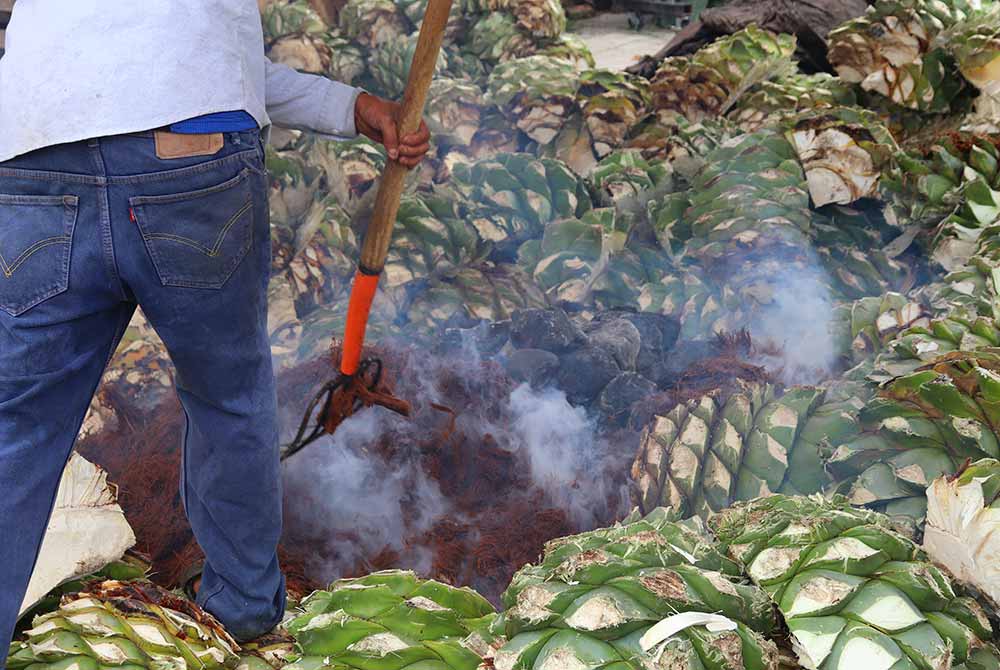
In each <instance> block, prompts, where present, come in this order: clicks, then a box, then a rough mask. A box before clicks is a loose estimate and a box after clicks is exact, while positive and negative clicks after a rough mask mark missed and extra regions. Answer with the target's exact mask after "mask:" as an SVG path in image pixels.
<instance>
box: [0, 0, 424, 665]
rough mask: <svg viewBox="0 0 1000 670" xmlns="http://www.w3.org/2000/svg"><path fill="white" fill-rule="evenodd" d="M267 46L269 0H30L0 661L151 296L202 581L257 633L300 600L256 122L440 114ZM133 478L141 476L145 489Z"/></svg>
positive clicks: (17, 107)
mask: <svg viewBox="0 0 1000 670" xmlns="http://www.w3.org/2000/svg"><path fill="white" fill-rule="evenodd" d="M398 114H399V109H398V106H397V105H396V104H395V103H391V102H388V101H385V100H381V99H379V98H376V97H374V96H371V95H368V94H366V93H363V92H361V91H360V90H358V89H356V88H352V87H350V86H347V85H344V84H341V83H337V82H332V81H329V80H326V79H324V78H321V77H316V76H311V75H305V74H301V73H297V72H295V71H293V70H290V69H289V68H287V67H283V66H279V65H275V64H273V63H270V62H269V61H268V60H267V59H266V57H265V55H264V46H263V36H262V34H261V26H260V17H259V14H258V9H257V4H256V3H255V1H254V0H144V1H143V2H135V1H134V0H18V2H17V4H16V5H15V8H14V12H13V16H12V18H11V22H10V25H9V27H8V32H7V52H6V55H5V56H4V57H3V59H2V60H0V538H2V539H3V541H2V542H0V652H3V653H2V654H0V667H2V665H3V660H2V659H3V658H5V657H6V649H7V646H8V642H9V641H10V639H11V637H12V634H13V628H14V625H15V619H16V617H17V612H18V608H19V606H20V604H21V601H22V598H23V596H24V593H25V589H26V587H27V584H28V579H29V576H30V574H31V571H32V567H33V565H34V562H35V560H36V557H37V554H38V549H39V545H40V543H41V540H42V536H43V534H44V529H45V526H46V522H47V519H48V517H49V514H50V511H51V506H52V502H53V498H54V496H55V494H56V491H57V488H58V484H59V479H60V474H61V472H62V469H63V466H64V464H65V463H66V461H67V459H68V457H69V454H70V452H71V449H72V447H73V442H74V439H75V437H76V434H77V431H78V430H79V428H80V425H81V423H82V421H83V418H84V414H85V412H86V410H87V407H88V405H89V402H90V400H91V397H92V395H93V393H94V391H95V389H96V387H97V385H98V382H99V380H100V378H101V375H102V372H103V370H104V368H105V366H106V364H107V362H108V360H109V358H110V357H111V355H112V353H113V352H114V350H115V348H116V346H117V344H118V342H119V339H120V337H121V336H122V333H123V331H124V329H125V327H126V326H127V324H128V323H129V320H130V318H131V317H132V314H133V312H134V310H135V308H136V305H141V306H142V308H143V311H144V312H145V314H146V316H147V317H148V318H149V321H150V323H151V324H152V325H153V327H154V328H155V329H156V330H157V332H158V333H159V335H160V337H161V338H162V339H163V341H164V343H165V344H166V347H167V349H168V351H169V353H170V356H171V359H172V360H173V363H174V366H175V368H176V386H177V393H178V395H179V397H180V400H181V403H182V405H183V408H184V414H185V418H186V429H185V433H184V438H183V450H184V452H183V453H184V460H183V467H182V473H181V479H182V484H181V492H182V499H183V503H184V506H185V510H186V512H187V515H188V518H189V520H190V522H191V526H192V528H193V529H194V532H195V535H196V536H197V539H198V541H199V543H200V544H201V547H202V549H203V550H204V552H205V555H206V564H205V569H204V574H203V578H202V581H201V586H200V589H199V593H198V601H199V604H201V605H202V606H203V607H204V608H205V609H206V610H208V611H209V612H211V613H213V614H214V615H216V617H218V618H219V619H220V620H221V621H222V622H223V623H224V624H225V625H226V626H227V628H228V629H229V630H230V631H231V632H232V633H233V635H234V636H235V637H236V638H237V639H239V640H242V641H246V640H250V639H252V638H255V637H257V636H259V635H261V634H263V633H265V632H267V631H268V630H270V629H271V628H272V627H274V626H275V625H276V624H277V623H278V622H279V621H280V619H281V616H282V614H283V611H284V606H285V588H284V586H285V585H284V578H283V577H282V575H281V572H280V570H279V567H278V561H277V556H276V547H277V544H278V538H279V536H280V534H281V489H280V479H279V462H278V444H277V442H278V429H277V425H276V398H275V385H274V379H273V375H272V368H271V358H270V349H269V346H268V334H267V330H266V324H267V285H268V271H269V267H270V239H269V227H268V207H267V188H268V182H267V175H266V173H265V168H264V162H263V156H264V149H263V142H262V139H261V129H262V128H265V129H266V128H267V127H268V125H269V124H270V123H272V122H273V123H274V124H279V125H282V126H288V127H293V128H300V129H305V130H311V131H315V132H317V133H320V134H322V135H325V136H330V137H334V138H336V137H341V138H347V137H353V136H355V135H357V134H358V133H362V134H364V135H367V136H368V137H371V138H373V139H374V140H376V141H378V142H381V143H383V144H384V145H385V146H386V148H387V150H388V154H389V156H390V158H392V159H394V160H398V161H399V162H400V163H402V164H404V165H406V166H408V167H412V166H415V165H417V164H418V163H419V162H420V160H421V159H422V158H423V156H424V154H425V153H426V151H427V149H428V140H429V133H428V131H427V128H426V126H425V125H424V126H422V127H421V129H420V131H419V132H417V133H415V134H412V135H409V136H407V137H402V138H400V137H399V132H398V126H397V116H398ZM133 493H136V492H133Z"/></svg>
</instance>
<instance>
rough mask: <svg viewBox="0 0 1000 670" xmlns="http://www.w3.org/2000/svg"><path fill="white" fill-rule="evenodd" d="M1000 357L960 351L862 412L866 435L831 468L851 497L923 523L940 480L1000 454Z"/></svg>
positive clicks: (840, 452)
mask: <svg viewBox="0 0 1000 670" xmlns="http://www.w3.org/2000/svg"><path fill="white" fill-rule="evenodd" d="M998 372H1000V352H998V351H996V350H990V349H986V350H982V351H975V352H965V351H956V352H953V353H950V354H946V355H944V356H941V357H940V358H938V359H936V360H935V361H934V362H933V363H931V364H928V365H926V366H924V367H922V368H919V369H918V370H917V371H916V372H913V373H911V374H908V375H905V376H902V377H899V378H896V379H893V380H891V381H890V382H887V383H886V384H885V385H883V386H882V388H880V389H879V391H878V394H877V395H876V397H874V398H873V399H872V400H870V401H869V402H868V403H867V404H866V406H865V407H864V409H862V410H861V412H860V413H859V415H858V419H859V421H860V422H861V425H862V428H863V429H864V430H863V432H862V433H861V434H860V435H859V436H858V437H857V438H854V439H851V440H848V441H847V442H845V443H844V444H842V445H840V446H838V447H837V448H836V449H835V451H834V452H833V453H832V454H831V456H830V458H829V459H828V461H827V467H828V468H829V469H830V471H831V472H832V473H833V474H834V476H835V477H837V479H838V480H840V481H841V482H842V483H845V484H846V483H847V482H853V484H852V486H851V489H850V499H851V501H852V502H854V503H855V504H859V505H867V506H870V507H874V508H876V509H878V510H880V511H884V512H886V513H887V514H889V515H892V516H898V517H901V518H902V519H904V520H905V519H910V520H912V521H915V522H922V521H923V519H924V516H925V515H926V511H927V498H926V496H925V494H924V491H925V489H926V488H927V486H929V485H930V483H931V482H932V481H934V479H936V478H937V477H940V476H943V475H950V474H953V473H954V472H956V471H957V470H958V469H959V467H960V466H961V464H962V463H963V462H964V461H965V460H966V459H969V458H972V459H978V458H983V457H993V458H996V457H998V456H1000V439H998V435H1000V433H998V428H1000V414H998V412H997V407H998V406H1000V404H998V403H1000V381H998V380H1000V376H998Z"/></svg>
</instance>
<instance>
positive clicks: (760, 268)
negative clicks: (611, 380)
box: [640, 130, 819, 333]
mask: <svg viewBox="0 0 1000 670" xmlns="http://www.w3.org/2000/svg"><path fill="white" fill-rule="evenodd" d="M652 219H653V226H654V229H655V230H656V232H657V235H658V237H659V240H660V244H661V245H662V246H663V248H664V249H665V250H667V251H674V250H679V251H682V252H683V255H684V258H685V259H686V260H687V261H688V262H690V263H692V264H693V268H692V271H693V272H695V273H696V275H698V276H697V278H692V279H691V280H690V281H689V280H688V279H687V277H684V279H683V280H682V281H683V285H684V286H685V287H686V286H687V285H689V284H692V283H693V284H701V285H705V284H707V286H706V288H707V290H697V291H695V292H694V293H693V294H690V293H689V292H688V291H687V290H686V289H685V290H684V291H680V292H678V289H680V288H681V286H680V285H679V284H678V281H679V280H678V277H677V275H676V274H675V275H674V276H672V277H668V278H667V279H666V280H664V281H666V282H667V284H666V285H664V284H653V285H651V286H649V287H648V288H647V289H645V290H644V291H643V296H642V297H641V298H640V304H641V305H642V307H643V309H645V310H648V311H661V312H665V313H671V314H673V315H675V316H679V317H681V318H682V325H683V326H684V328H685V330H686V331H687V330H692V331H695V332H702V333H711V332H714V331H718V330H737V329H739V328H743V327H747V326H749V325H751V324H753V323H754V321H755V320H756V319H759V318H761V314H763V313H765V312H766V311H767V310H769V309H771V308H772V306H773V305H774V304H775V302H776V299H777V296H778V295H779V293H780V292H781V291H782V290H783V286H782V283H783V282H784V281H785V278H787V277H789V276H791V275H793V274H800V275H802V276H804V277H808V278H809V279H810V280H814V281H818V280H819V274H818V273H817V271H816V270H814V263H813V258H812V254H811V251H810V242H809V238H808V231H809V228H810V223H811V220H812V215H811V213H810V211H809V196H808V193H807V192H806V182H805V179H804V175H803V172H802V168H801V166H800V165H799V163H798V162H797V161H796V159H795V152H794V150H793V148H792V146H791V144H789V142H788V141H787V140H786V139H785V138H784V137H783V136H782V134H781V133H779V132H777V131H774V130H762V131H758V132H756V133H751V134H748V135H743V136H741V137H738V138H735V139H733V140H732V141H731V142H728V143H726V144H724V145H722V146H720V147H719V148H718V149H716V150H714V151H712V152H710V153H709V154H708V155H707V156H706V157H705V165H704V167H703V168H702V169H701V170H700V171H699V172H698V173H697V174H696V175H695V176H694V178H693V179H692V180H691V188H690V189H689V190H687V191H683V192H678V193H674V194H671V195H669V196H667V197H666V198H664V199H663V200H662V201H660V202H658V203H657V204H656V205H655V206H654V207H653V211H652ZM692 300H694V301H695V303H694V304H692V303H691V301H692ZM698 302H700V303H701V305H700V306H699V305H698V304H697V303H698ZM689 319H695V320H697V322H698V325H697V327H693V328H690V327H689V326H688V324H686V323H683V322H684V321H687V320H689ZM712 319H717V321H714V322H713V321H712Z"/></svg>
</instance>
